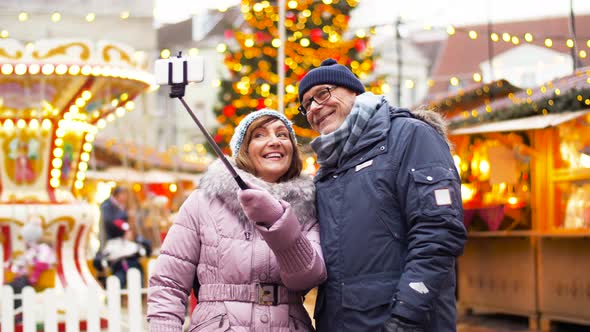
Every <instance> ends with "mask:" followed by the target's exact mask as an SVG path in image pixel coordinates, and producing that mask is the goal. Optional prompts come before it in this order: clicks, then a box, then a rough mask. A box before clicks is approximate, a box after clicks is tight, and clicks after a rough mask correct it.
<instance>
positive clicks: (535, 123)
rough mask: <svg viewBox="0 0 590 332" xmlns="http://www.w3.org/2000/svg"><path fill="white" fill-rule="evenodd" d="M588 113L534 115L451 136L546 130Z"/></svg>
mask: <svg viewBox="0 0 590 332" xmlns="http://www.w3.org/2000/svg"><path fill="white" fill-rule="evenodd" d="M588 113H590V109H586V110H582V111H575V112H563V113H556V114H547V115H534V116H529V117H526V118H520V119H513V120H505V121H497V122H489V123H484V124H480V125H477V126H473V127H468V128H459V129H455V130H453V131H451V132H450V133H449V135H471V134H481V133H491V132H506V131H522V130H534V129H546V128H551V127H555V126H558V125H560V124H562V123H565V122H568V121H571V120H574V119H577V118H579V117H581V116H584V115H586V114H588Z"/></svg>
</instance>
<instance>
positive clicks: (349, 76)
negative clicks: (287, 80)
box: [299, 58, 365, 103]
mask: <svg viewBox="0 0 590 332" xmlns="http://www.w3.org/2000/svg"><path fill="white" fill-rule="evenodd" d="M320 84H333V85H337V86H341V87H343V88H347V89H350V90H351V91H354V92H356V93H357V94H361V93H364V92H365V86H364V85H363V83H361V81H360V80H359V79H358V78H357V77H356V76H355V75H354V74H353V73H352V72H351V71H350V69H348V68H347V67H345V66H343V65H339V64H338V62H336V60H334V59H330V58H328V59H326V60H324V61H322V63H321V64H320V66H319V67H317V68H314V69H312V70H310V71H309V72H308V73H307V75H305V76H304V77H303V78H302V79H301V81H300V82H299V102H300V103H301V102H303V95H305V93H306V92H307V91H309V89H311V88H313V87H314V86H316V85H320Z"/></svg>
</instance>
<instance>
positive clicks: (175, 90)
mask: <svg viewBox="0 0 590 332" xmlns="http://www.w3.org/2000/svg"><path fill="white" fill-rule="evenodd" d="M180 54H181V52H178V57H179V58H180ZM183 65H184V68H183V73H184V78H183V82H182V83H176V84H174V83H172V62H169V63H168V84H169V85H170V86H171V88H170V98H178V99H179V100H180V102H181V103H182V105H184V108H185V109H186V111H187V112H188V114H189V115H190V116H191V118H192V119H193V121H195V123H196V124H197V126H199V129H200V130H201V132H202V133H203V135H205V138H206V139H207V141H208V142H209V144H210V145H211V147H213V150H215V154H216V155H217V156H218V157H219V159H221V162H223V164H224V165H225V168H227V170H228V171H229V173H230V174H231V176H232V177H233V178H234V180H236V182H237V183H238V186H239V187H240V189H242V190H246V189H249V188H248V185H247V184H246V183H245V182H244V180H242V178H241V177H240V176H239V175H238V173H237V172H236V170H235V169H234V168H233V167H232V165H231V164H230V163H229V161H227V158H226V157H225V155H224V154H223V152H221V149H220V148H219V145H217V143H215V140H214V139H213V137H211V135H210V134H209V132H208V131H207V129H205V127H204V126H203V124H202V123H201V121H199V119H198V118H197V116H196V115H195V113H193V111H192V110H191V108H190V107H189V106H188V104H187V103H186V101H184V98H183V97H184V90H185V87H186V85H187V84H188V79H187V69H188V68H187V62H186V61H184V63H183Z"/></svg>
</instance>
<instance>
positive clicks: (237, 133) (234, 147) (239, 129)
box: [229, 108, 297, 157]
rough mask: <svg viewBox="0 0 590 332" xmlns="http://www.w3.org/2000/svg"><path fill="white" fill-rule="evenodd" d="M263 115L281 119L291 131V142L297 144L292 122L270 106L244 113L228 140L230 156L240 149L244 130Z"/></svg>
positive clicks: (244, 133)
mask: <svg viewBox="0 0 590 332" xmlns="http://www.w3.org/2000/svg"><path fill="white" fill-rule="evenodd" d="M265 115H270V116H274V117H275V118H277V119H279V120H281V121H283V123H284V124H285V126H287V128H288V129H289V133H291V137H292V138H293V142H294V143H295V144H297V137H296V136H295V131H293V123H291V121H289V119H287V117H286V116H284V115H283V114H281V113H279V112H277V111H275V110H273V109H270V108H263V109H261V110H258V111H254V112H252V113H250V114H248V115H246V117H245V118H244V119H242V121H240V123H239V124H238V125H237V126H236V129H235V130H234V135H233V136H232V137H231V140H230V141H229V147H230V149H231V154H232V156H234V157H235V156H237V155H238V151H240V146H242V141H243V140H244V136H245V135H246V131H247V130H248V127H250V125H251V124H252V122H254V120H256V119H258V118H260V117H261V116H265Z"/></svg>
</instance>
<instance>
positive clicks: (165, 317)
mask: <svg viewBox="0 0 590 332" xmlns="http://www.w3.org/2000/svg"><path fill="white" fill-rule="evenodd" d="M296 144H297V141H296V138H295V133H294V131H293V127H292V124H291V122H290V121H289V120H288V119H287V118H286V117H285V116H283V115H282V114H280V113H278V112H276V111H273V110H269V109H263V110H259V111H256V112H253V113H250V114H249V115H248V116H246V117H245V118H244V119H243V120H242V121H241V122H240V124H239V125H238V126H237V127H236V130H235V133H234V135H233V137H232V140H231V142H230V147H231V150H232V155H233V156H234V158H235V165H236V166H237V171H238V173H239V175H240V177H242V179H244V180H245V182H247V183H248V185H249V187H250V188H251V189H247V190H243V191H242V190H239V188H238V186H237V184H236V183H235V181H234V179H233V178H232V177H231V175H230V174H229V172H227V170H225V169H224V168H223V164H222V163H221V162H219V161H217V162H215V163H213V164H212V165H211V166H210V167H209V169H208V171H207V173H206V174H205V175H204V176H203V178H202V179H201V182H200V185H199V189H198V190H196V191H195V192H193V193H192V194H191V196H190V197H189V198H188V199H187V200H186V201H185V202H184V204H183V205H182V207H181V209H180V212H179V214H178V217H177V219H176V221H175V223H174V225H173V226H172V227H171V229H170V231H169V232H168V235H167V237H166V239H165V241H164V244H163V246H162V249H161V251H160V256H159V257H158V260H157V262H156V268H155V271H154V273H153V275H152V277H151V278H150V282H149V295H148V319H149V322H150V330H151V331H181V330H182V325H183V321H184V314H185V310H186V305H187V297H188V295H189V293H190V290H191V289H192V288H193V286H194V287H195V288H196V289H198V296H197V298H198V301H199V304H198V305H197V306H196V308H195V310H194V311H193V313H192V315H191V322H190V328H189V331H228V330H231V331H254V330H256V331H263V330H264V331H295V330H297V331H311V330H313V327H312V324H311V319H310V318H309V316H308V314H307V312H306V311H305V309H304V307H303V295H304V294H305V292H306V291H307V290H309V289H311V288H313V287H315V286H317V285H318V284H320V283H321V282H323V281H324V280H325V279H326V268H325V265H324V260H323V256H322V252H321V249H320V246H319V231H318V228H319V227H318V224H317V221H316V215H315V207H314V199H315V191H314V185H313V181H312V179H311V178H310V177H308V176H303V175H301V168H302V162H301V159H300V156H299V151H298V149H297V145H296Z"/></svg>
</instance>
